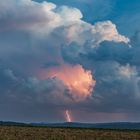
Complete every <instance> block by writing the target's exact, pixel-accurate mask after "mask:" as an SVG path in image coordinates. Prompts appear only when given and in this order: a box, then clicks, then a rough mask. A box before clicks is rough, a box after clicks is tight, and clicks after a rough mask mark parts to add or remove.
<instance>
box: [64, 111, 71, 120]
mask: <svg viewBox="0 0 140 140" xmlns="http://www.w3.org/2000/svg"><path fill="white" fill-rule="evenodd" d="M65 115H66V121H67V122H71V121H72V119H71V116H70V113H69V110H66V111H65Z"/></svg>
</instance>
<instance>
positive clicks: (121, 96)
mask: <svg viewBox="0 0 140 140" xmlns="http://www.w3.org/2000/svg"><path fill="white" fill-rule="evenodd" d="M139 34H140V33H139V32H136V33H135V35H134V36H133V37H131V38H130V39H129V38H128V37H126V36H124V35H122V34H120V33H119V31H118V30H117V26H116V25H115V24H114V23H113V22H111V21H109V20H107V21H101V22H96V23H95V24H91V23H88V22H86V21H84V20H83V14H82V13H81V11H80V10H79V9H77V8H74V7H69V6H66V5H63V6H57V5H56V4H54V3H50V2H46V1H44V2H40V3H39V2H35V1H31V0H19V1H17V0H5V1H1V2H0V109H1V110H2V111H1V113H2V114H3V115H2V116H1V117H0V118H1V119H4V120H8V119H9V118H10V115H11V114H12V117H11V119H12V120H19V121H30V120H33V121H43V120H44V119H45V117H46V119H47V120H46V119H45V121H62V120H63V119H64V116H63V115H62V113H63V111H64V110H66V109H70V110H72V111H73V112H76V111H78V110H83V111H85V112H86V111H89V112H91V114H92V113H93V114H94V113H95V114H98V113H99V114H100V113H110V114H113V113H116V112H117V113H126V114H127V113H130V114H131V113H134V112H136V113H140V112H139V106H140V104H139V98H140V95H139V86H140V81H139V80H140V78H139V74H140V68H139V59H140V58H139V57H140V56H139V51H140V49H139V45H140V35H139ZM50 108H51V109H50ZM23 114H27V115H23ZM56 114H57V115H56ZM50 116H51V117H50ZM75 116H77V115H76V113H75ZM91 116H92V115H91ZM112 116H113V115H112ZM55 117H56V119H55ZM75 118H76V117H75ZM89 118H90V115H89ZM125 118H127V116H126V117H125ZM94 119H95V118H94ZM94 119H93V120H94ZM77 120H78V119H77ZM79 120H82V119H79ZM89 120H90V119H88V117H87V120H85V121H89Z"/></svg>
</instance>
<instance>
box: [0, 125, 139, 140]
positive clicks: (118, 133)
mask: <svg viewBox="0 0 140 140" xmlns="http://www.w3.org/2000/svg"><path fill="white" fill-rule="evenodd" d="M0 140H140V131H130V130H102V129H101V130H99V129H80V128H47V127H19V126H0Z"/></svg>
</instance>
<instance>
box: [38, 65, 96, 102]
mask: <svg viewBox="0 0 140 140" xmlns="http://www.w3.org/2000/svg"><path fill="white" fill-rule="evenodd" d="M39 77H40V78H41V79H47V78H53V77H57V78H59V79H60V80H62V81H63V83H64V84H65V85H66V86H67V87H68V89H69V91H70V94H71V96H72V97H73V99H74V100H75V101H82V100H84V99H85V98H86V97H90V96H91V92H92V91H93V87H94V86H95V84H96V81H95V80H94V79H93V78H92V74H91V71H89V70H85V69H84V68H83V67H82V66H81V65H75V66H72V65H68V64H64V65H61V66H56V67H51V68H48V69H46V70H42V71H41V72H40V75H39Z"/></svg>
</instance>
